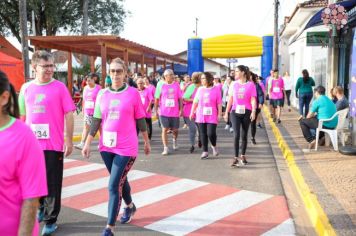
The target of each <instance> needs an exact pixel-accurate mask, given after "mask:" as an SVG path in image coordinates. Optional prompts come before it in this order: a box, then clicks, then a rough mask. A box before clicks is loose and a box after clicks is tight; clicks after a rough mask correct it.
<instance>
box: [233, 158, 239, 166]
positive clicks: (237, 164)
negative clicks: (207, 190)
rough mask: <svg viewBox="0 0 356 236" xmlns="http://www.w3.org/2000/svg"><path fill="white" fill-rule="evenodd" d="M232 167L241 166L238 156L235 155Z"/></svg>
mask: <svg viewBox="0 0 356 236" xmlns="http://www.w3.org/2000/svg"><path fill="white" fill-rule="evenodd" d="M231 167H239V159H238V158H236V157H235V158H234V159H233V160H232V163H231Z"/></svg>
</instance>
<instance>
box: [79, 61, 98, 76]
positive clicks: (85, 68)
mask: <svg viewBox="0 0 356 236" xmlns="http://www.w3.org/2000/svg"><path fill="white" fill-rule="evenodd" d="M100 68H101V67H100V65H96V66H95V68H94V72H95V73H98V72H99V70H100ZM90 72H91V71H90V64H89V63H86V64H84V65H82V66H81V67H73V73H74V74H77V75H81V76H83V77H84V76H86V75H88V74H89V73H90Z"/></svg>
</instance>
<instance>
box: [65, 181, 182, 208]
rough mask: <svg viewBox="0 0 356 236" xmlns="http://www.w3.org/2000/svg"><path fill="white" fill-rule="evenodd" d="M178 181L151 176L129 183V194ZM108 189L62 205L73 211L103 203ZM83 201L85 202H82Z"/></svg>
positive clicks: (102, 189)
mask: <svg viewBox="0 0 356 236" xmlns="http://www.w3.org/2000/svg"><path fill="white" fill-rule="evenodd" d="M176 180H178V178H176V177H172V176H164V175H152V176H148V177H145V178H141V179H136V180H133V181H131V182H130V186H131V193H137V192H140V191H144V190H147V189H149V188H153V187H157V186H160V185H162V184H167V183H170V182H173V181H176ZM108 195H109V194H108V188H107V187H105V188H101V189H97V190H94V191H90V192H87V193H83V194H79V195H76V196H73V197H70V198H66V199H63V201H62V203H63V205H65V206H67V207H71V208H74V209H84V208H88V207H91V206H95V205H97V204H101V203H105V202H107V201H108V200H109V196H108ZM83 199H85V201H83Z"/></svg>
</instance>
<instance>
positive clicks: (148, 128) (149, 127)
mask: <svg viewBox="0 0 356 236" xmlns="http://www.w3.org/2000/svg"><path fill="white" fill-rule="evenodd" d="M145 119H146V124H147V132H148V138H149V139H150V140H151V138H152V118H145Z"/></svg>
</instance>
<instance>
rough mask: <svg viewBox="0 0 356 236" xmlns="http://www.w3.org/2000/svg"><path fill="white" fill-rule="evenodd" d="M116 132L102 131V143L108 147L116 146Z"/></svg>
mask: <svg viewBox="0 0 356 236" xmlns="http://www.w3.org/2000/svg"><path fill="white" fill-rule="evenodd" d="M116 141H117V133H116V132H109V131H105V130H104V132H103V145H104V146H105V147H108V148H112V147H116Z"/></svg>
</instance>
